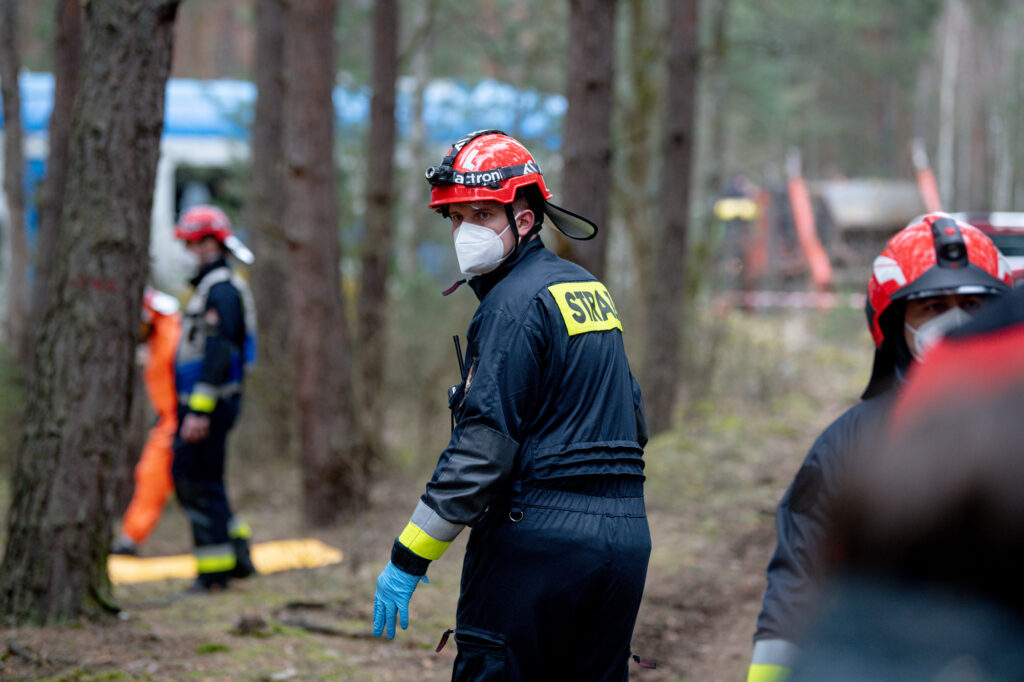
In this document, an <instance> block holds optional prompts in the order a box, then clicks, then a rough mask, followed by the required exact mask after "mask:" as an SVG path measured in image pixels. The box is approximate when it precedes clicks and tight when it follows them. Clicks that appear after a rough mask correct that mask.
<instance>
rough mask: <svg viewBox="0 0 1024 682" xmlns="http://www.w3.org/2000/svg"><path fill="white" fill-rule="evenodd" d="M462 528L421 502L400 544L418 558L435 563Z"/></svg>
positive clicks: (403, 533) (404, 531)
mask: <svg viewBox="0 0 1024 682" xmlns="http://www.w3.org/2000/svg"><path fill="white" fill-rule="evenodd" d="M462 528H463V526H462V525H461V524H457V523H451V522H449V521H445V520H444V519H442V518H441V517H440V516H438V514H437V513H436V512H435V511H434V510H433V509H431V508H430V507H428V506H427V505H425V504H424V503H423V501H422V500H421V501H420V502H419V503H418V504H417V505H416V509H415V510H414V511H413V513H412V518H411V519H410V520H409V523H408V524H407V525H406V527H405V530H403V531H402V534H401V535H399V536H398V542H399V543H400V544H401V545H403V546H404V547H406V548H407V549H408V550H409V551H410V552H412V553H413V554H415V555H416V556H420V557H423V558H424V559H429V560H431V561H434V560H436V559H440V558H441V555H442V554H444V551H445V550H446V549H448V545H450V544H452V540H454V539H455V537H456V536H457V535H458V534H459V532H460V531H461V530H462Z"/></svg>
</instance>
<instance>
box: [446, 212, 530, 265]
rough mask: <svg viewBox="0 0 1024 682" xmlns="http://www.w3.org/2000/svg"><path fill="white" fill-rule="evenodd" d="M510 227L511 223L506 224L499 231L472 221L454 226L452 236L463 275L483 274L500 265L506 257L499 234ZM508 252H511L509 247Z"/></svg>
mask: <svg viewBox="0 0 1024 682" xmlns="http://www.w3.org/2000/svg"><path fill="white" fill-rule="evenodd" d="M516 217H518V216H516ZM510 227H511V225H506V226H505V229H504V230H502V231H501V232H500V233H495V232H494V230H491V229H488V228H486V227H484V226H482V225H474V224H473V223H462V224H461V225H459V226H458V227H456V228H455V232H454V233H453V236H454V237H455V255H456V256H457V257H458V259H459V270H461V271H462V273H463V274H464V275H484V274H486V273H488V272H490V271H491V270H494V268H496V267H498V266H499V265H501V262H502V261H503V260H505V258H507V256H506V255H505V245H504V244H503V243H502V241H501V235H503V234H505V233H506V232H507V231H508V229H509V228H510ZM509 253H512V251H511V249H510V250H509Z"/></svg>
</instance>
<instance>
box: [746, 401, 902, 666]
mask: <svg viewBox="0 0 1024 682" xmlns="http://www.w3.org/2000/svg"><path fill="white" fill-rule="evenodd" d="M893 394H894V391H888V392H886V393H883V394H881V395H879V396H877V397H874V398H871V399H868V400H863V401H861V402H859V403H857V404H856V405H854V406H853V407H851V408H850V409H848V410H847V411H846V412H845V413H843V414H842V416H840V417H839V418H838V419H836V420H835V421H834V422H832V424H830V425H829V426H828V428H826V429H825V430H824V431H823V432H822V433H821V435H820V436H818V439H817V440H816V441H815V442H814V445H813V446H811V450H810V452H809V453H808V454H807V457H806V458H805V459H804V462H803V464H802V465H801V467H800V470H799V471H798V472H797V475H796V478H794V479H793V482H792V483H791V484H790V486H789V489H788V490H787V491H786V494H785V496H784V497H783V498H782V502H781V503H780V504H779V509H778V513H777V515H776V531H777V535H778V544H777V545H776V547H775V554H774V555H773V556H772V558H771V561H770V562H769V564H768V587H767V589H766V590H765V593H764V599H763V601H762V606H761V613H760V615H759V616H758V617H757V632H756V633H755V635H754V641H755V642H758V641H761V640H771V639H781V640H785V641H787V642H794V641H798V640H799V639H800V636H801V634H802V632H803V630H804V628H805V627H806V625H807V622H808V619H809V618H810V617H811V615H813V614H812V613H811V611H812V608H813V605H814V604H815V602H816V598H817V596H818V594H817V591H818V587H819V585H820V580H821V578H822V575H823V572H824V568H825V566H824V562H825V561H826V559H827V558H828V557H827V548H826V541H827V538H828V535H829V533H830V532H831V523H832V519H834V518H835V516H834V515H835V508H834V504H835V500H836V495H837V493H838V492H839V489H840V484H841V482H842V481H843V480H844V479H845V474H846V471H847V469H848V467H849V464H850V462H851V461H852V458H854V457H856V456H857V453H858V452H861V451H863V449H864V448H868V447H872V446H873V444H874V442H875V439H877V438H879V437H880V436H882V435H883V429H884V424H885V420H886V417H887V415H888V412H889V408H890V407H891V406H892V397H893ZM755 654H756V651H755Z"/></svg>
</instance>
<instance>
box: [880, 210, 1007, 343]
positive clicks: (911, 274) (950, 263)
mask: <svg viewBox="0 0 1024 682" xmlns="http://www.w3.org/2000/svg"><path fill="white" fill-rule="evenodd" d="M1012 285H1013V284H1012V279H1011V270H1010V265H1009V263H1008V262H1007V260H1006V258H1005V257H1004V256H1003V254H1001V253H1000V252H999V249H997V248H996V246H995V244H993V243H992V240H991V239H989V238H988V236H987V235H985V234H984V233H983V232H981V230H979V229H977V228H975V227H972V226H971V225H968V224H966V223H961V222H958V221H956V220H954V219H953V218H951V217H950V216H948V215H946V214H945V213H929V214H927V215H925V216H923V217H922V218H920V219H918V220H916V221H915V222H913V223H911V224H910V225H908V226H907V227H905V228H904V229H902V230H900V231H899V232H897V233H896V234H895V235H894V236H893V237H892V238H891V239H890V240H889V242H888V243H887V244H886V246H885V249H884V250H883V251H882V253H881V254H879V255H878V257H877V258H875V261H874V263H873V264H872V266H871V279H870V280H868V297H867V306H866V309H865V310H866V313H867V318H868V329H870V330H871V337H872V338H873V339H874V341H875V346H876V347H881V345H882V343H883V342H884V341H885V339H886V330H887V329H888V328H891V325H890V324H887V323H886V319H888V318H891V313H890V315H889V316H888V317H887V316H886V313H887V312H889V311H893V310H896V308H894V307H893V304H895V303H899V302H905V301H909V300H912V299H915V298H926V297H929V296H943V295H946V294H1002V293H1005V292H1007V291H1009V290H1010V288H1011V287H1012ZM900 329H901V330H902V325H900ZM901 333H902V331H901Z"/></svg>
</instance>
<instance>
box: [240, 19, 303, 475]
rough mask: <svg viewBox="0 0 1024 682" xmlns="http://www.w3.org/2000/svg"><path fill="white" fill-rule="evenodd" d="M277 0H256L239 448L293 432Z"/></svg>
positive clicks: (284, 439)
mask: <svg viewBox="0 0 1024 682" xmlns="http://www.w3.org/2000/svg"><path fill="white" fill-rule="evenodd" d="M284 16H285V10H284V4H283V0H256V90H257V96H256V107H255V109H256V111H255V116H254V120H253V127H252V181H251V182H252V184H251V186H250V188H249V193H250V194H249V202H248V205H247V207H246V211H247V217H248V220H247V222H248V225H249V227H250V230H251V233H252V249H253V252H254V253H255V254H256V261H255V263H253V266H252V269H251V274H252V288H253V297H254V298H255V299H256V308H257V312H258V319H259V327H260V328H259V362H257V363H256V364H255V366H254V368H253V371H252V372H251V373H250V374H249V375H248V376H247V377H246V382H247V383H248V384H249V390H248V391H247V395H246V401H247V403H248V406H247V407H246V411H247V412H248V413H249V420H248V421H249V428H247V429H246V430H244V431H243V432H241V433H240V434H239V437H241V438H243V439H253V440H252V445H251V446H249V447H245V446H244V445H243V447H244V448H245V449H246V450H247V451H255V450H256V449H257V447H256V446H258V448H259V449H260V450H264V451H269V452H273V453H275V456H280V455H281V454H282V453H288V452H290V451H291V442H292V436H293V434H294V432H295V415H294V409H293V405H294V402H295V401H294V395H293V393H292V379H291V376H292V375H291V356H290V354H289V350H288V329H289V324H290V322H289V308H288V306H287V305H282V304H281V300H280V294H281V292H282V291H286V288H287V281H288V245H289V242H288V231H287V229H286V223H285V220H284V210H285V196H284V192H283V191H282V188H283V187H284V179H285V173H284V150H283V147H282V133H283V130H284V122H283V102H284V91H285V84H284V26H283V21H284Z"/></svg>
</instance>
